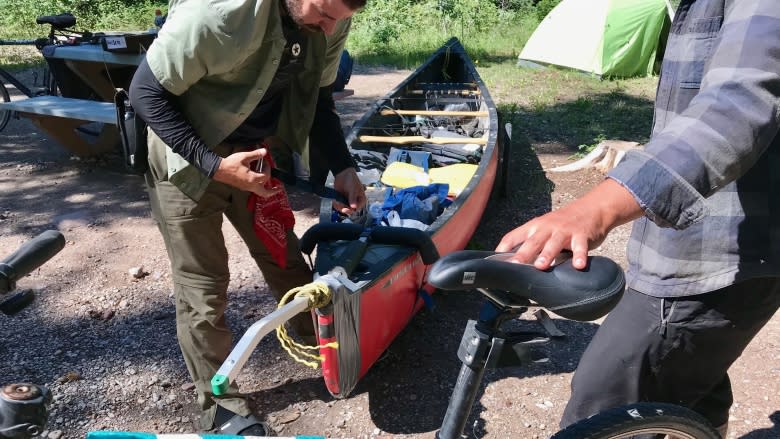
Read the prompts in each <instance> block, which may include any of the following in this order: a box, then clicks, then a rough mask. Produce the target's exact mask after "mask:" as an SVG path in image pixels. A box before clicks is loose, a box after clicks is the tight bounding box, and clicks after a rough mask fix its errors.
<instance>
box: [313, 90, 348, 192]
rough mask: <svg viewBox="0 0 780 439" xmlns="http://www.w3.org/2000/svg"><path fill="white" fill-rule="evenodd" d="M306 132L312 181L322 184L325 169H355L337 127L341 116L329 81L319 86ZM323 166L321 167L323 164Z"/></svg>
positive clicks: (339, 129) (334, 172) (342, 136)
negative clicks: (312, 118) (315, 103)
mask: <svg viewBox="0 0 780 439" xmlns="http://www.w3.org/2000/svg"><path fill="white" fill-rule="evenodd" d="M315 111H316V113H315V114H314V122H312V126H311V130H310V131H309V173H310V180H311V182H312V183H315V184H319V185H323V184H325V180H326V179H327V177H328V170H330V171H331V172H333V175H336V174H338V173H339V172H341V171H343V170H345V169H347V168H350V167H352V168H355V167H356V165H355V161H354V160H353V159H352V155H351V154H350V153H349V148H347V143H346V141H345V140H344V132H343V131H342V129H341V119H340V118H339V115H338V113H336V103H335V102H334V101H333V84H331V85H329V86H326V87H320V92H319V97H318V98H317V109H316V110H315ZM323 165H325V166H323Z"/></svg>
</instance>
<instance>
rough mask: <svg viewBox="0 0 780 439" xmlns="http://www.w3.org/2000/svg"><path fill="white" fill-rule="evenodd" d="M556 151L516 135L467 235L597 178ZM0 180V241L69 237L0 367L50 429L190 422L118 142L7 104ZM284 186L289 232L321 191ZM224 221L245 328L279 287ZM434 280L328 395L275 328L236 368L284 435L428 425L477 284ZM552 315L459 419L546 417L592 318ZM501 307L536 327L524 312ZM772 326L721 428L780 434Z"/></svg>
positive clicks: (481, 239) (167, 314) (362, 95)
mask: <svg viewBox="0 0 780 439" xmlns="http://www.w3.org/2000/svg"><path fill="white" fill-rule="evenodd" d="M406 74H408V72H399V71H393V70H385V69H376V68H372V69H365V68H360V67H359V66H358V69H357V70H356V72H355V75H354V76H353V78H352V81H351V82H350V87H351V88H354V89H355V90H356V95H355V96H354V97H350V98H348V99H347V100H345V101H343V102H340V103H339V107H340V111H341V112H342V114H344V115H345V117H344V120H345V124H346V125H349V124H350V123H351V122H352V121H354V120H355V119H356V118H357V117H358V116H359V115H361V114H362V113H363V112H364V111H365V110H366V107H367V105H369V104H370V102H372V101H373V100H374V99H376V98H377V97H379V96H380V95H382V94H384V93H385V92H386V91H387V90H389V89H390V88H392V87H393V86H395V85H396V84H397V83H398V82H399V81H400V80H401V79H402V78H403V77H405V76H406ZM17 98H18V96H17ZM568 155H569V152H568V151H567V150H566V149H565V148H564V147H563V146H562V145H556V144H539V143H533V142H532V143H530V144H529V143H528V142H527V141H525V140H524V139H520V138H518V139H516V141H515V152H514V154H513V159H512V169H513V177H512V186H511V188H510V196H509V197H508V198H507V199H504V200H500V201H494V202H492V203H491V204H490V206H489V208H488V214H486V215H485V216H484V221H483V223H482V225H481V227H480V229H479V230H478V232H477V234H476V235H475V237H474V240H473V245H474V246H475V247H478V248H486V249H487V248H493V246H495V244H496V243H497V242H498V239H500V236H501V235H503V233H505V232H506V231H508V230H510V229H511V228H512V227H513V226H515V225H517V224H519V223H520V222H522V221H525V220H527V219H529V218H531V217H533V216H535V215H538V214H541V213H543V212H545V211H547V210H549V209H551V208H556V207H558V206H560V205H561V204H564V203H566V202H567V201H570V200H571V199H573V198H575V197H577V196H579V195H581V194H582V193H583V192H584V191H585V190H587V188H589V187H591V186H592V185H593V184H595V183H596V182H598V181H599V180H600V179H601V178H602V177H601V176H600V175H598V174H596V173H593V172H589V171H582V172H576V173H570V174H555V175H552V174H551V175H547V176H545V174H544V172H543V171H542V169H544V168H547V167H551V166H553V165H555V164H556V163H561V162H562V161H564V160H566V157H567V156H568ZM548 178H549V180H548ZM534 187H535V188H537V189H538V188H539V187H547V188H548V189H551V190H548V191H544V190H542V191H538V190H532V189H533V188H534ZM0 194H2V195H0V249H2V250H1V251H0V255H4V254H8V253H10V252H11V251H12V250H13V249H15V248H17V247H18V246H19V245H21V244H22V243H23V242H25V241H26V240H28V239H30V238H31V237H32V236H35V235H37V234H38V233H40V232H41V231H43V230H46V229H52V228H56V229H59V230H60V231H62V232H63V234H64V235H65V237H66V240H67V245H66V247H65V249H64V250H63V251H62V252H60V253H59V254H58V255H57V256H55V257H54V258H53V259H52V260H51V261H49V262H48V263H47V264H45V265H44V266H43V267H41V268H40V269H38V270H35V271H34V272H33V273H32V274H31V275H30V276H29V277H26V278H24V279H22V280H21V281H20V282H19V288H20V289H32V290H33V291H34V292H35V293H36V295H37V299H36V301H35V303H34V304H33V305H32V306H31V307H29V308H28V309H27V310H25V311H23V312H21V313H20V314H18V315H16V316H14V317H6V316H0V337H1V338H0V340H1V341H0V376H2V377H3V378H2V379H1V380H0V381H2V382H8V383H10V382H21V381H26V382H34V383H39V384H43V385H46V386H47V387H48V388H49V389H50V390H51V392H52V394H53V401H52V404H51V407H50V409H51V416H50V420H49V425H48V429H47V431H46V432H45V436H46V437H48V438H51V439H59V438H80V437H84V435H85V434H86V432H88V431H93V430H100V429H116V430H140V431H150V432H158V433H174V432H190V431H194V428H195V423H194V422H195V420H196V418H197V413H196V411H195V403H194V396H195V394H194V391H193V387H192V384H191V383H190V382H189V378H188V374H187V372H186V369H185V367H184V363H183V361H182V359H181V356H180V353H179V349H178V346H177V344H176V335H175V327H174V311H173V310H174V306H173V297H172V293H171V281H170V273H169V268H168V261H167V257H166V256H165V251H164V248H163V245H162V241H161V239H160V236H159V234H158V232H157V231H156V229H155V226H154V224H153V222H152V220H151V219H150V217H149V212H148V200H147V196H146V193H145V192H144V190H143V186H142V184H141V180H140V179H139V178H137V177H134V176H130V175H127V174H125V173H123V172H122V171H121V167H120V165H119V163H118V161H117V160H116V158H104V159H100V160H78V159H74V158H71V157H70V156H69V155H68V154H67V153H66V152H65V151H64V150H63V149H62V148H60V147H59V146H57V145H56V144H54V143H53V142H51V141H49V140H48V139H47V138H46V137H45V136H44V135H43V134H41V133H40V132H39V131H38V130H37V129H36V128H35V127H34V126H33V125H32V124H30V123H29V122H28V121H26V120H12V121H11V124H10V125H9V126H8V128H7V129H6V130H5V131H4V132H2V133H0ZM291 202H292V204H293V207H294V210H295V213H296V218H297V226H296V230H297V231H298V232H299V233H301V232H303V231H304V230H306V228H307V227H308V226H309V225H311V224H312V223H313V222H314V221H315V217H316V211H317V209H318V204H317V202H316V200H314V199H312V197H310V196H307V195H305V194H299V193H292V194H291ZM627 234H628V228H627V227H622V228H620V229H618V230H616V231H615V232H614V233H613V234H612V235H611V236H610V238H609V239H608V240H607V241H606V242H605V243H604V245H603V246H602V247H601V248H600V249H599V250H598V251H597V253H600V254H604V255H607V256H610V257H612V258H614V259H615V260H616V261H619V262H620V263H621V264H625V254H624V250H623V249H624V245H625V240H626V238H627ZM225 235H226V240H227V245H228V248H229V251H230V253H231V261H230V264H231V283H230V289H229V295H230V307H229V309H228V315H227V317H228V321H229V322H230V325H231V326H232V328H233V329H234V331H235V333H236V334H240V333H242V332H243V331H244V330H245V329H246V328H247V327H248V326H249V325H251V324H252V323H253V322H254V321H255V320H256V319H258V318H259V317H261V316H263V315H266V314H267V313H269V312H271V311H272V310H273V307H274V302H273V300H272V299H271V298H270V296H269V295H268V294H266V293H267V286H266V284H265V283H264V281H263V279H262V277H261V276H260V275H259V272H258V270H257V269H256V267H255V266H254V264H253V263H252V261H251V259H250V258H249V255H248V253H247V252H246V250H245V248H244V247H243V245H242V244H241V243H240V241H239V238H238V237H237V235H236V234H235V233H234V232H233V231H232V229H231V228H230V227H225ZM134 274H135V276H134ZM434 297H435V300H436V304H437V308H436V309H435V311H428V310H424V311H422V312H421V313H420V314H419V315H418V316H417V317H415V318H414V319H413V320H412V322H411V324H410V325H409V327H408V328H407V330H405V331H404V332H403V333H402V334H401V335H400V336H399V337H398V339H397V340H396V342H395V343H394V344H393V345H392V346H391V347H390V349H389V350H388V353H387V355H386V356H385V358H384V359H383V360H382V361H380V362H378V363H377V364H376V365H375V366H374V367H373V368H372V370H371V371H369V373H368V374H367V375H366V377H364V379H363V380H362V381H361V383H360V384H359V385H358V387H357V389H355V391H354V392H353V394H352V395H351V396H350V397H349V398H346V399H342V400H337V399H333V398H332V397H331V396H330V395H329V394H328V393H327V391H326V390H325V386H324V383H323V382H322V379H321V378H320V376H319V373H318V371H316V370H311V369H307V368H305V367H303V366H300V365H298V364H296V363H294V362H292V361H291V360H290V359H289V358H288V357H287V356H286V354H285V353H284V352H283V351H282V350H281V348H280V347H279V346H278V343H277V342H276V341H275V340H274V339H272V338H266V339H265V340H263V341H262V342H261V343H260V345H259V346H258V349H257V350H256V352H255V353H254V355H253V356H252V357H251V359H250V361H249V364H247V366H246V367H245V368H244V369H243V372H242V374H241V375H240V376H239V378H238V382H239V384H240V386H241V388H242V390H243V391H244V392H246V393H248V394H250V395H251V397H252V400H253V401H254V403H255V405H256V408H257V411H258V413H262V414H263V415H264V416H267V417H268V419H269V421H270V422H271V425H272V426H273V427H274V429H275V430H276V431H277V432H278V433H279V434H282V435H285V434H287V435H292V434H324V435H327V436H328V437H334V438H335V437H353V438H379V437H382V438H388V437H404V438H420V439H422V438H425V439H430V438H433V437H434V432H435V430H436V429H437V428H438V426H439V425H440V423H441V419H442V416H443V413H444V410H445V409H446V404H447V400H448V397H449V393H450V391H451V389H452V386H453V384H454V382H455V378H456V376H457V370H458V367H459V363H458V361H457V358H456V356H455V353H456V351H457V346H458V343H459V341H460V336H461V334H462V331H463V327H464V325H465V322H466V321H467V320H468V319H470V318H474V317H475V316H476V311H477V309H478V306H479V302H480V300H479V297H477V296H476V295H475V294H474V293H441V294H438V293H437V294H436V295H435V296H434ZM556 322H557V324H558V325H559V327H560V328H561V329H562V330H563V331H564V332H565V333H566V334H567V337H566V338H565V339H563V340H554V341H553V342H552V343H551V344H550V346H548V347H547V348H546V352H547V353H548V354H549V356H550V359H551V361H550V362H548V363H545V364H539V365H533V366H530V367H524V368H509V369H502V370H492V371H489V372H488V373H487V374H486V377H485V381H484V382H485V385H484V387H483V388H482V389H481V390H480V393H479V395H478V403H477V404H476V406H475V409H474V410H473V412H472V413H473V415H472V418H471V419H470V421H469V429H468V430H469V431H468V434H469V436H470V437H479V438H482V437H484V438H543V437H548V436H549V435H550V434H552V432H554V430H555V426H556V425H557V421H558V418H559V417H560V414H561V412H562V410H563V407H564V405H565V403H566V400H567V398H568V394H569V388H568V384H569V380H570V378H571V373H572V372H573V370H574V369H575V367H576V365H577V360H578V358H579V356H580V354H581V353H582V350H583V349H584V347H585V345H586V344H587V341H588V340H589V339H590V337H591V336H592V334H593V333H594V331H595V330H596V328H597V327H598V322H592V323H574V322H569V321H564V320H556ZM513 325H515V326H517V327H520V328H525V329H529V328H535V327H536V325H535V324H534V323H533V322H532V319H531V317H530V316H529V315H525V316H523V318H522V319H520V320H517V321H516V322H514V323H513ZM779 332H780V319H778V318H777V317H776V318H774V319H773V320H772V321H771V322H770V323H769V324H768V325H767V327H766V328H765V329H764V331H762V333H761V334H760V335H759V337H758V338H757V339H756V340H755V342H754V343H753V344H751V346H749V347H748V349H747V351H746V352H745V354H744V356H743V358H742V359H740V361H739V362H738V363H737V364H736V365H735V366H734V368H733V370H732V374H733V375H732V381H733V383H734V388H735V400H736V401H735V405H734V408H733V410H732V425H733V429H732V434H731V435H730V437H733V438H750V439H758V438H780V427H779V426H778V424H777V422H779V418H780V415H779V414H778V413H779V412H777V411H776V410H777V407H778V395H779V394H780V385H779V384H778V382H779V380H778V376H779V375H780V347H779V346H778V343H777V340H778V335H779V334H778V333H779Z"/></svg>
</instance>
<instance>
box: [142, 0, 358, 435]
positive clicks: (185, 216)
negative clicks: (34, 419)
mask: <svg viewBox="0 0 780 439" xmlns="http://www.w3.org/2000/svg"><path fill="white" fill-rule="evenodd" d="M364 4H365V0H221V1H218V0H174V1H172V2H171V5H170V9H169V11H168V17H167V20H166V23H165V25H164V26H163V27H162V29H161V30H160V33H159V36H158V37H157V39H156V40H155V42H154V43H153V44H152V46H151V47H150V48H149V52H148V53H147V56H146V60H145V61H144V62H143V63H142V64H141V65H140V66H139V69H138V71H137V72H136V75H135V77H134V78H133V83H132V85H131V87H130V96H131V102H132V104H133V107H134V108H135V110H136V112H137V114H138V115H140V116H141V117H142V118H143V119H144V121H146V123H147V124H148V125H149V128H150V129H149V135H148V142H149V167H150V169H149V172H147V174H146V182H147V185H148V187H149V198H150V201H151V206H152V214H153V216H154V218H155V220H156V221H157V223H158V226H159V229H160V231H161V233H162V235H163V238H164V241H165V246H166V249H167V251H168V256H169V259H170V261H171V271H172V277H173V283H174V292H175V295H176V326H177V335H178V339H179V345H180V347H181V350H182V354H183V356H184V360H185V362H186V364H187V368H188V370H189V372H190V374H191V376H192V378H193V381H194V383H195V386H196V388H197V392H198V403H199V404H200V406H201V408H202V409H203V416H202V419H201V425H200V426H201V428H202V429H203V430H209V431H215V432H218V433H223V434H243V435H257V436H263V435H268V434H271V433H272V432H271V431H270V430H269V429H268V427H267V426H266V425H264V424H263V423H262V422H260V421H259V420H258V419H257V418H256V417H255V416H254V415H252V413H251V410H250V408H249V406H248V404H247V401H246V398H245V397H244V396H243V395H241V394H240V393H239V392H238V389H237V388H236V387H235V386H234V387H232V388H231V389H230V391H229V392H228V393H227V394H226V395H225V396H223V397H219V398H215V396H214V395H213V394H212V393H211V388H210V380H211V377H212V376H213V375H214V373H215V372H216V371H217V369H218V368H219V366H220V365H221V364H222V362H223V361H224V359H225V358H226V357H227V355H228V354H229V352H230V349H231V338H232V334H231V332H230V330H229V328H228V327H227V325H226V323H225V316H224V313H225V308H226V305H227V287H228V281H229V279H230V274H229V270H228V254H227V249H226V247H225V242H224V237H223V235H222V221H223V216H224V217H227V218H228V220H229V221H230V222H231V223H232V224H233V226H234V227H235V228H236V230H237V231H238V233H239V235H240V236H241V238H242V239H243V240H244V242H245V243H246V244H247V247H248V248H249V251H250V254H251V255H252V257H253V258H254V259H255V261H256V262H257V265H258V266H259V267H260V269H261V271H262V273H263V277H264V279H265V280H266V282H267V283H268V285H269V287H270V288H271V290H272V292H273V294H274V295H275V296H276V298H277V299H278V298H279V297H280V296H281V295H283V294H284V293H286V292H287V291H288V290H290V289H291V288H294V287H298V286H301V285H303V284H306V283H308V282H311V280H312V273H311V271H310V269H309V267H308V265H307V264H306V263H305V262H304V260H303V258H302V257H301V253H300V251H299V249H298V241H297V238H296V237H295V235H294V234H293V232H292V230H291V228H290V227H285V229H287V230H286V232H285V231H284V230H283V231H282V232H281V233H282V235H283V236H282V237H283V238H286V246H285V245H284V243H282V247H281V254H279V252H278V251H277V252H276V253H274V252H273V248H272V247H273V246H272V245H270V244H269V245H266V244H268V241H265V240H263V236H260V237H258V236H259V235H258V233H259V232H258V231H257V229H256V227H257V225H258V224H257V217H256V216H255V214H254V213H253V212H252V211H250V210H249V209H248V208H247V206H248V203H249V202H250V199H251V202H252V205H257V206H261V207H262V206H263V204H262V203H263V200H272V199H274V200H279V199H280V197H281V199H282V201H284V202H286V198H285V197H284V195H283V193H281V195H280V191H282V190H283V189H282V188H280V187H275V186H273V185H272V184H271V183H272V180H271V179H270V165H269V161H270V160H267V159H265V157H266V155H267V154H268V152H269V148H268V146H267V145H268V143H269V140H270V139H271V138H274V139H276V141H275V142H274V144H275V145H282V146H284V147H282V148H276V149H274V150H273V152H274V156H273V159H274V160H275V162H276V163H277V165H278V166H279V167H282V168H286V170H287V171H290V172H292V169H291V164H292V160H291V157H292V153H293V152H302V151H303V149H304V148H305V147H306V143H307V142H306V139H307V137H308V135H309V133H310V132H311V133H316V135H317V139H316V141H312V142H311V145H312V146H311V147H312V148H315V147H316V148H324V149H325V150H323V151H317V152H318V153H317V154H315V156H317V157H321V158H323V159H322V160H320V162H317V163H309V167H310V168H315V169H318V170H319V171H320V172H318V173H317V174H318V175H322V174H323V172H322V171H323V170H324V171H325V172H324V173H325V174H327V171H330V172H332V173H333V175H334V176H335V180H334V187H335V189H336V190H337V191H339V192H341V193H342V194H343V195H344V196H345V197H346V199H347V200H348V201H349V205H343V204H340V203H335V202H334V207H335V208H336V209H338V210H340V211H342V212H343V213H351V212H352V211H354V210H357V209H360V208H362V207H364V206H365V203H366V198H365V194H364V189H363V186H362V185H361V184H360V181H359V179H358V177H357V173H356V171H355V168H354V162H353V161H352V159H351V156H350V155H349V152H348V150H347V147H346V143H345V142H344V135H343V133H342V132H341V126H340V121H339V118H338V116H337V115H336V114H335V112H334V111H333V110H334V105H333V100H332V96H331V87H330V86H331V85H332V83H333V82H334V81H335V79H336V72H337V69H338V61H339V56H340V54H341V51H342V50H343V46H344V42H345V41H346V37H347V32H348V29H349V23H350V17H351V16H352V14H353V13H354V12H355V11H356V10H357V9H359V8H361V7H363V6H364ZM258 166H259V167H260V168H258ZM325 168H327V169H325ZM258 197H259V198H258ZM288 226H289V224H288ZM264 243H266V244H264ZM269 246H270V247H271V248H269ZM277 250H279V249H277ZM291 323H292V326H293V328H294V329H295V330H296V332H297V333H298V335H299V336H302V337H305V338H308V339H309V340H312V339H313V338H314V332H313V325H312V318H311V316H306V315H300V316H299V318H296V319H294V320H293V321H292V322H291Z"/></svg>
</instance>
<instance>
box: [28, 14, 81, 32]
mask: <svg viewBox="0 0 780 439" xmlns="http://www.w3.org/2000/svg"><path fill="white" fill-rule="evenodd" d="M35 22H36V23H38V24H50V25H51V26H52V27H53V28H54V29H57V30H63V29H67V28H69V27H73V26H75V25H76V17H74V16H73V14H71V13H69V12H65V13H62V14H58V15H41V16H40V17H38V18H36V19H35Z"/></svg>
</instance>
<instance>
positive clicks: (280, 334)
mask: <svg viewBox="0 0 780 439" xmlns="http://www.w3.org/2000/svg"><path fill="white" fill-rule="evenodd" d="M300 296H303V297H306V298H308V299H309V307H308V308H306V311H310V310H311V309H313V308H321V307H323V306H325V305H327V304H329V303H330V302H331V299H332V297H331V291H330V288H329V287H328V285H327V284H325V283H323V282H312V283H310V284H306V285H304V286H302V287H298V288H293V289H291V290H290V291H288V292H287V293H286V294H285V295H284V296H283V297H282V299H281V300H279V306H278V308H281V307H282V306H284V305H285V304H287V303H288V302H289V301H290V300H292V299H293V298H295V297H300ZM276 338H278V339H279V343H281V345H282V347H283V348H284V350H285V351H287V353H288V354H290V356H291V357H293V359H294V360H295V361H297V362H298V363H301V364H305V365H306V366H309V367H311V368H312V369H316V368H318V367H319V365H320V363H321V362H322V360H323V357H322V355H318V354H317V353H316V352H318V351H319V350H320V348H333V349H338V347H339V344H338V342H335V341H334V342H330V343H327V344H324V345H318V346H308V345H304V344H300V343H297V342H296V341H295V340H293V339H292V338H291V337H290V336H289V335H288V334H287V328H285V326H284V324H282V325H280V326H279V327H278V328H276ZM307 351H314V352H315V353H310V352H307ZM307 359H308V360H307Z"/></svg>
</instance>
